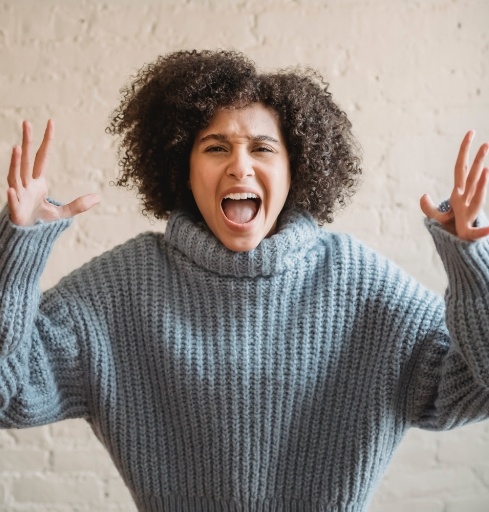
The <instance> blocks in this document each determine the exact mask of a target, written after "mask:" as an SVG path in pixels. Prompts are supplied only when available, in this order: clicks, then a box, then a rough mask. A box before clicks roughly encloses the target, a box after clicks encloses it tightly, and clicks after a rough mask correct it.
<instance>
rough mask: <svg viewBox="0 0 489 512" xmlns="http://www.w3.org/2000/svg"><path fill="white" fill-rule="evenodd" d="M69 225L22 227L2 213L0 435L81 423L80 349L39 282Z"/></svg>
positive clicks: (59, 304)
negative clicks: (54, 424) (65, 421)
mask: <svg viewBox="0 0 489 512" xmlns="http://www.w3.org/2000/svg"><path fill="white" fill-rule="evenodd" d="M69 224H70V221H69V220H60V221H55V222H49V223H42V222H39V223H37V224H35V225H34V226H28V227H22V226H17V225H15V224H13V223H12V222H11V221H10V218H9V215H8V210H7V208H4V209H3V211H2V212H1V213H0V247H1V248H2V251H1V253H0V428H21V427H31V426H35V425H42V424H46V423H51V422H54V421H58V420H62V419H65V418H70V417H83V416H86V415H87V406H86V401H85V399H84V392H83V385H82V382H83V379H82V372H81V364H80V354H79V352H80V351H79V348H78V344H77V340H76V335H75V330H74V328H73V322H72V321H71V319H70V316H69V313H68V308H67V307H66V306H65V304H64V302H63V300H62V299H61V295H60V294H59V293H57V292H56V291H55V290H54V291H52V292H50V293H49V294H46V296H43V295H42V294H41V293H40V291H39V277H40V275H41V273H42V271H43V269H44V266H45V263H46V260H47V258H48V255H49V253H50V251H51V248H52V245H53V244H54V242H55V240H56V238H57V237H58V236H59V234H60V233H61V232H62V231H63V230H64V229H66V228H67V227H68V226H69Z"/></svg>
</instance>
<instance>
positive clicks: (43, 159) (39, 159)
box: [32, 119, 54, 179]
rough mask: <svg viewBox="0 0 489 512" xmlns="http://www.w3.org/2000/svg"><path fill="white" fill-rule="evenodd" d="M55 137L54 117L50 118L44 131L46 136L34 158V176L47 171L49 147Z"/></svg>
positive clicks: (37, 176) (36, 176)
mask: <svg viewBox="0 0 489 512" xmlns="http://www.w3.org/2000/svg"><path fill="white" fill-rule="evenodd" d="M53 138H54V122H53V120H52V119H49V120H48V123H47V125H46V130H45V131H44V137H43V138H42V142H41V145H40V146H39V149H38V150H37V153H36V158H35V160H34V169H33V170H32V177H33V178H34V179H35V178H39V177H40V176H42V175H43V174H44V173H45V169H46V163H47V160H48V156H49V148H50V146H51V142H52V140H53Z"/></svg>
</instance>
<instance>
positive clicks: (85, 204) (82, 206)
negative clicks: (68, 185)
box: [60, 194, 100, 219]
mask: <svg viewBox="0 0 489 512" xmlns="http://www.w3.org/2000/svg"><path fill="white" fill-rule="evenodd" d="M99 202H100V197H99V196H98V195H97V194H87V195H85V196H81V197H78V198H76V199H75V200H74V201H71V203H68V204H65V205H64V206H62V207H61V211H60V217H62V218H65V219H66V218H69V217H74V216H75V215H78V214H79V213H83V212H86V211H87V210H90V208H92V207H94V206H95V205H96V204H98V203H99Z"/></svg>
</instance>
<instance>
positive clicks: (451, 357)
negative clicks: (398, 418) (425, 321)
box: [410, 220, 489, 430]
mask: <svg viewBox="0 0 489 512" xmlns="http://www.w3.org/2000/svg"><path fill="white" fill-rule="evenodd" d="M426 225H427V227H428V229H429V231H430V233H431V235H432V237H433V239H434V242H435V245H436V248H437V251H438V253H439V254H440V257H441V259H442V261H443V265H444V267H445V270H446V272H447V275H448V288H447V290H446V292H445V321H443V320H442V321H441V322H440V324H439V325H437V326H436V325H435V326H433V327H434V328H433V329H432V330H431V331H430V335H429V338H428V339H425V340H423V343H421V344H419V348H418V354H417V357H416V364H415V367H414V372H413V376H412V386H411V400H410V420H411V424H412V425H414V426H418V427H421V428H426V429H432V430H442V429H449V428H453V427H456V426H460V425H463V424H465V423H468V422H471V421H479V420H482V419H486V418H489V239H488V238H484V239H481V240H477V241H474V242H467V241H463V240H460V239H458V238H457V237H456V236H454V235H452V234H450V233H449V232H447V231H446V230H445V229H443V227H442V226H441V225H440V224H438V223H437V222H435V221H428V220H427V221H426Z"/></svg>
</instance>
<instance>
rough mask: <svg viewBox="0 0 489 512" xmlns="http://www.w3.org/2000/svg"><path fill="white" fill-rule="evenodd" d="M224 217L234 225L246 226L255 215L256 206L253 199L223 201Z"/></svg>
mask: <svg viewBox="0 0 489 512" xmlns="http://www.w3.org/2000/svg"><path fill="white" fill-rule="evenodd" d="M222 209H223V211H224V215H225V216H226V217H227V218H228V219H229V220H230V221H232V222H236V224H246V223H247V222H250V220H251V219H252V218H253V217H254V216H255V215H256V212H257V210H258V206H257V204H256V202H255V201H253V199H238V200H236V199H224V201H223V202H222Z"/></svg>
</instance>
